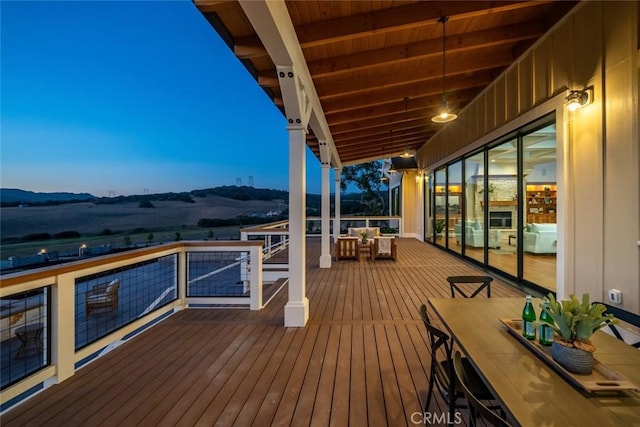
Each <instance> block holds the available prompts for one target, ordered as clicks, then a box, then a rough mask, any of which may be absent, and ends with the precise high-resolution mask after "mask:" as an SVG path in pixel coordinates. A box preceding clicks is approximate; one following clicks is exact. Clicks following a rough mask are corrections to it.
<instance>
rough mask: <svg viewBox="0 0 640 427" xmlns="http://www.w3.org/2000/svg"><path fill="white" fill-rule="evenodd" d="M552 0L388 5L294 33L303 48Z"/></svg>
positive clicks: (303, 27) (434, 2) (524, 6)
mask: <svg viewBox="0 0 640 427" xmlns="http://www.w3.org/2000/svg"><path fill="white" fill-rule="evenodd" d="M548 1H551V0H542V1H536V2H522V1H461V2H452V1H432V2H419V3H415V4H410V5H407V6H401V7H390V8H388V9H384V10H379V11H376V12H370V13H363V14H360V15H353V16H346V17H342V18H338V19H333V20H322V21H317V22H314V23H311V24H307V25H297V26H296V33H297V34H298V40H299V41H300V45H301V46H302V48H303V49H304V48H307V47H311V46H318V45H323V44H327V43H335V42H340V41H345V40H351V39H354V38H362V37H368V36H371V35H374V34H383V33H385V32H391V31H400V30H405V29H411V28H415V27H420V26H424V25H438V23H437V19H438V18H439V17H441V16H443V15H447V16H449V19H450V20H456V19H468V18H472V17H474V16H482V15H488V14H491V13H499V12H506V11H510V10H514V9H520V8H527V7H535V6H538V5H540V4H543V3H547V2H548Z"/></svg>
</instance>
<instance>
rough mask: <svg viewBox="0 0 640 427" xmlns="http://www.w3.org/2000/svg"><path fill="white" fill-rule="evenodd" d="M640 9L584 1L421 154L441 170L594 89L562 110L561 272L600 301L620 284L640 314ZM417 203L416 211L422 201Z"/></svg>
mask: <svg viewBox="0 0 640 427" xmlns="http://www.w3.org/2000/svg"><path fill="white" fill-rule="evenodd" d="M639 14H640V12H639V6H638V2H635V1H633V2H628V1H613V2H612V1H588V2H583V3H581V4H579V5H577V6H576V7H575V8H574V10H573V11H572V12H570V13H569V14H568V15H567V16H566V17H565V18H563V19H562V20H561V21H560V22H559V23H558V24H557V25H556V26H554V27H553V28H552V29H551V30H550V31H549V32H548V33H547V34H546V35H545V36H543V37H542V38H541V40H540V41H538V42H537V43H536V44H535V45H534V46H532V47H531V48H530V49H529V50H528V51H527V52H525V53H524V54H523V55H522V56H521V57H520V58H519V59H518V60H517V61H516V63H514V64H513V65H512V66H510V67H509V68H508V69H507V70H506V71H505V72H504V73H503V74H501V75H500V76H499V77H498V78H497V79H496V80H495V81H494V82H493V83H492V84H491V85H490V86H489V87H488V88H487V89H486V90H485V91H483V92H482V93H481V94H480V95H479V96H478V97H477V98H476V99H475V100H474V101H472V102H471V103H470V104H469V105H468V106H467V107H466V108H465V109H464V110H463V111H462V112H460V114H459V117H458V120H456V121H455V122H452V123H450V124H447V125H445V126H444V127H443V129H442V130H441V131H440V132H438V133H437V134H436V135H434V137H433V138H432V139H431V140H429V141H428V142H427V143H426V144H425V145H424V146H423V147H422V148H421V149H420V150H418V154H417V157H418V163H419V164H420V165H421V167H423V168H425V169H428V170H433V169H434V168H435V167H437V166H439V165H441V164H442V163H444V162H446V161H447V160H451V159H453V158H455V157H456V156H459V155H461V154H462V153H464V152H466V151H468V150H470V149H471V148H475V147H477V146H478V142H479V141H480V140H482V139H483V137H484V138H485V139H486V137H487V136H488V135H497V134H496V131H498V133H499V131H500V130H502V129H504V130H505V133H506V132H508V131H510V130H514V129H513V126H511V127H510V123H512V122H513V121H514V120H515V121H516V122H517V121H518V120H516V119H522V118H523V117H528V115H531V114H532V112H533V111H535V110H536V108H538V107H539V106H541V105H543V104H545V103H549V102H550V101H551V100H553V99H554V98H556V99H563V98H564V96H565V95H566V94H567V93H568V92H567V91H568V90H570V89H582V88H585V87H593V93H594V97H593V103H592V104H590V105H588V106H586V107H584V108H582V109H579V110H577V111H575V112H572V113H568V112H565V113H563V114H560V115H557V116H556V117H561V118H562V122H558V123H557V129H558V134H560V133H562V136H561V137H559V138H558V140H559V142H560V141H562V143H563V147H559V153H560V151H562V155H560V154H559V157H558V176H559V177H563V178H559V184H560V182H561V181H562V180H564V182H563V184H564V189H563V191H562V196H561V197H562V200H559V203H561V204H562V209H563V210H564V212H563V213H562V214H560V212H559V221H562V222H563V224H562V226H559V230H560V229H561V228H562V229H563V231H562V232H563V233H564V234H563V246H564V248H563V252H564V253H562V254H560V253H559V254H558V255H559V258H558V263H559V272H560V273H559V274H560V276H561V281H562V282H563V293H564V294H565V295H568V294H570V293H576V294H581V293H583V292H589V293H590V294H591V296H592V299H593V300H602V301H606V293H607V291H608V290H609V289H612V288H615V289H619V290H621V291H622V293H623V308H625V309H626V310H629V311H632V312H635V313H640V246H638V242H639V241H640V148H639V145H640V144H639V141H638V139H639V131H638V122H639V118H640V111H639V108H638V102H639V101H638V98H639V83H638V81H639V78H640V69H639V51H638V48H639V37H638V21H639ZM556 104H558V103H557V102H556ZM535 118H536V117H531V120H533V119H535ZM498 136H499V135H498ZM484 142H487V141H484ZM414 203H416V206H413V207H412V209H417V208H418V206H417V204H418V203H422V202H421V201H418V200H415V201H414Z"/></svg>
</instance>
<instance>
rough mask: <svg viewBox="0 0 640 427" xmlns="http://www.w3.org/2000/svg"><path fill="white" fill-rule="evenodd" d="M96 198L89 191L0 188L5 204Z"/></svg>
mask: <svg viewBox="0 0 640 427" xmlns="http://www.w3.org/2000/svg"><path fill="white" fill-rule="evenodd" d="M95 198H96V196H94V195H93V194H89V193H65V192H60V193H36V192H33V191H26V190H20V189H18V188H0V201H1V202H2V204H3V205H6V204H16V203H18V204H19V203H25V204H28V203H45V202H69V201H78V202H80V201H89V200H93V199H95Z"/></svg>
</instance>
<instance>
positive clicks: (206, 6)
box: [193, 0, 235, 13]
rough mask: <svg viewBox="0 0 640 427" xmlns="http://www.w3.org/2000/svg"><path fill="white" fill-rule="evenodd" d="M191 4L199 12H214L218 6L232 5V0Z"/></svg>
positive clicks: (213, 0)
mask: <svg viewBox="0 0 640 427" xmlns="http://www.w3.org/2000/svg"><path fill="white" fill-rule="evenodd" d="M193 3H194V4H195V5H196V7H197V8H198V9H199V10H200V11H201V12H203V13H204V12H216V11H217V10H219V9H220V6H227V5H229V4H234V3H235V1H234V0H193Z"/></svg>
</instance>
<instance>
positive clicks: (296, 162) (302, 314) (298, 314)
mask: <svg viewBox="0 0 640 427" xmlns="http://www.w3.org/2000/svg"><path fill="white" fill-rule="evenodd" d="M287 130H288V131H289V301H288V302H287V304H286V305H285V307H284V326H287V327H303V326H305V325H306V324H307V320H309V300H308V299H307V295H306V270H305V259H306V246H305V243H306V242H305V241H306V228H305V222H306V216H305V215H306V212H305V211H306V209H305V208H306V180H305V176H306V175H305V171H306V164H305V149H306V134H307V131H306V129H305V128H304V127H302V126H295V125H292V126H289V127H288V128H287Z"/></svg>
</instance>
